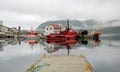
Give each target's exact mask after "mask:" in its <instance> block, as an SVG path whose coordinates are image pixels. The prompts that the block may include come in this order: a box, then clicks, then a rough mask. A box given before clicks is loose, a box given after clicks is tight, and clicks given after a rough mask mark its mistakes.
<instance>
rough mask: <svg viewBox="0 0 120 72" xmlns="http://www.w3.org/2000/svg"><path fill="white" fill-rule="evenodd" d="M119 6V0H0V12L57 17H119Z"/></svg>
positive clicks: (103, 18) (102, 18)
mask: <svg viewBox="0 0 120 72" xmlns="http://www.w3.org/2000/svg"><path fill="white" fill-rule="evenodd" d="M119 6H120V0H0V12H2V11H7V12H8V13H9V12H14V13H20V14H29V15H34V14H35V15H38V16H42V17H46V16H48V17H50V18H52V17H56V18H58V19H65V18H70V19H92V18H93V19H100V20H105V19H115V18H120V15H119V13H120V9H119ZM1 19H2V18H1Z"/></svg>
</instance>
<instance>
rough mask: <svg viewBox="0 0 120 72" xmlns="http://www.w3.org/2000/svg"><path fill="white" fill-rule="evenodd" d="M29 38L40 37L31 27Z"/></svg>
mask: <svg viewBox="0 0 120 72" xmlns="http://www.w3.org/2000/svg"><path fill="white" fill-rule="evenodd" d="M27 36H28V37H38V33H37V32H34V31H33V29H32V27H31V30H30V32H28V35H27Z"/></svg>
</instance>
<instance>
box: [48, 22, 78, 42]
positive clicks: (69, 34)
mask: <svg viewBox="0 0 120 72" xmlns="http://www.w3.org/2000/svg"><path fill="white" fill-rule="evenodd" d="M67 24H68V26H67V27H66V29H65V30H64V31H60V33H59V34H50V35H48V36H47V42H52V41H53V42H62V41H65V40H75V38H76V36H77V35H78V33H77V32H75V31H73V29H72V28H71V27H70V26H69V20H67Z"/></svg>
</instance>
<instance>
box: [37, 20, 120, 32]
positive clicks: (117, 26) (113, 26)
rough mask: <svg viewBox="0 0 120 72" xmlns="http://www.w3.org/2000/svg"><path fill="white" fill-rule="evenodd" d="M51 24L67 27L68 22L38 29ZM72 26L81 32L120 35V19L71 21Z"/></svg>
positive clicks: (61, 21)
mask: <svg viewBox="0 0 120 72" xmlns="http://www.w3.org/2000/svg"><path fill="white" fill-rule="evenodd" d="M49 24H59V25H61V26H63V27H66V26H67V20H56V21H47V22H44V23H42V24H40V25H39V26H38V28H37V29H44V28H45V26H47V25H49ZM70 26H71V27H72V28H73V29H74V30H76V31H79V30H81V29H87V30H88V31H92V30H100V31H101V32H102V33H103V34H120V19H114V20H111V21H105V22H103V21H97V20H93V19H89V20H84V21H80V20H70Z"/></svg>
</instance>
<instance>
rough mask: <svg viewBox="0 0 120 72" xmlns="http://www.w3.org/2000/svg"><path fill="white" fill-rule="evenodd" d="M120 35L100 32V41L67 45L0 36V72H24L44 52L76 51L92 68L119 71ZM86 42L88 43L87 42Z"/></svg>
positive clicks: (112, 71)
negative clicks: (106, 34)
mask: <svg viewBox="0 0 120 72" xmlns="http://www.w3.org/2000/svg"><path fill="white" fill-rule="evenodd" d="M119 37H120V35H118V36H103V37H101V38H100V39H101V40H100V41H98V42H95V41H93V40H88V41H80V42H78V43H74V44H71V45H69V47H70V49H67V48H66V47H68V46H66V45H64V44H62V45H60V44H58V43H52V44H51V43H47V42H45V41H42V40H27V39H21V40H18V39H0V72H25V70H26V69H28V68H29V67H30V65H31V64H33V63H35V62H36V61H37V60H38V59H39V58H41V56H42V55H43V54H44V53H47V54H64V55H68V54H69V55H80V54H81V53H82V54H83V55H84V56H85V57H86V58H87V59H88V61H89V62H90V64H91V65H92V67H93V68H94V70H95V71H96V72H120V38H119ZM87 42H88V44H87Z"/></svg>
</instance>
